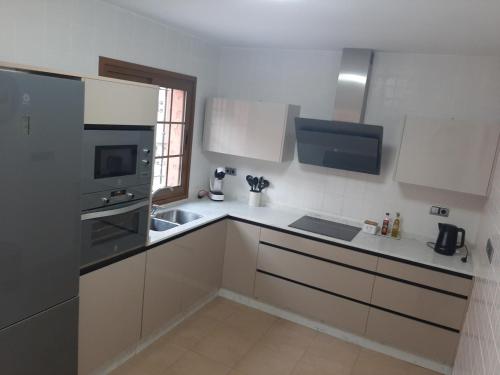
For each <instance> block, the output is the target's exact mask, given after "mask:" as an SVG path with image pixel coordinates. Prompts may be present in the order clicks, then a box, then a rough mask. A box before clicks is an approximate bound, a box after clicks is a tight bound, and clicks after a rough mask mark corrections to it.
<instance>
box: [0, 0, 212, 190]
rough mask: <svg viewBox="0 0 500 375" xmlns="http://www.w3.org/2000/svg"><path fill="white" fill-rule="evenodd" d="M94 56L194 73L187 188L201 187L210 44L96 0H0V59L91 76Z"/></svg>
mask: <svg viewBox="0 0 500 375" xmlns="http://www.w3.org/2000/svg"><path fill="white" fill-rule="evenodd" d="M99 56H106V57H112V58H117V59H122V60H127V61H130V62H135V63H139V64H144V65H149V66H154V67H158V68H162V69H167V70H171V71H175V72H179V73H185V74H190V75H194V76H196V77H198V84H197V105H196V115H195V132H194V140H193V156H192V164H191V183H190V192H191V194H194V193H196V192H197V191H198V190H199V189H200V188H206V184H207V183H206V181H207V178H208V172H207V160H206V158H205V156H204V155H203V154H202V152H201V133H202V120H203V106H204V101H205V98H206V97H207V96H208V95H210V94H212V93H213V92H214V90H215V85H216V82H215V78H216V72H217V61H218V48H217V47H216V46H214V45H212V44H209V43H206V42H205V41H203V40H201V39H198V38H195V37H192V36H190V35H187V34H185V33H182V32H178V31H176V30H174V29H172V28H169V27H167V26H165V25H162V24H160V23H158V22H156V21H153V20H150V19H148V18H145V17H142V16H139V15H136V14H134V13H131V12H129V11H126V10H124V9H122V8H119V7H116V6H113V5H110V4H108V3H104V2H101V1H97V0H0V61H6V62H14V63H20V64H28V65H35V66H41V67H47V68H52V69H60V70H65V71H69V72H74V73H78V74H91V75H97V72H98V58H99Z"/></svg>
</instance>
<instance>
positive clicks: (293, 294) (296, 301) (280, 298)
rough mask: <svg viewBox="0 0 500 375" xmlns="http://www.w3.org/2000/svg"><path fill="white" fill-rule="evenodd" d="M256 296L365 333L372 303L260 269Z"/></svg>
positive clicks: (299, 312)
mask: <svg viewBox="0 0 500 375" xmlns="http://www.w3.org/2000/svg"><path fill="white" fill-rule="evenodd" d="M254 296H255V298H257V299H259V300H261V301H263V302H267V303H269V304H271V305H274V306H277V307H280V308H283V309H286V310H289V311H292V312H295V313H298V314H300V315H302V316H305V317H308V318H311V319H313V320H318V321H320V322H322V323H325V324H328V325H331V326H334V327H337V328H339V329H342V330H346V331H349V332H353V333H355V334H358V335H363V334H364V330H365V325H366V320H367V318H368V309H369V307H368V306H365V305H362V304H360V303H356V302H352V301H349V300H346V299H344V298H340V297H335V296H332V295H330V294H326V293H322V292H320V291H317V290H314V289H310V288H307V287H304V286H302V285H298V284H294V283H291V282H288V281H286V280H282V279H279V278H276V277H273V276H269V275H265V274H263V273H260V272H257V275H256V278H255V290H254Z"/></svg>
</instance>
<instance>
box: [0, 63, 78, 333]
mask: <svg viewBox="0 0 500 375" xmlns="http://www.w3.org/2000/svg"><path fill="white" fill-rule="evenodd" d="M82 131H83V84H82V82H80V81H78V80H71V79H63V78H55V77H49V76H41V75H34V74H29V73H24V72H12V71H4V70H0V176H1V180H0V181H1V183H0V198H1V202H2V203H1V205H0V299H1V301H2V307H1V308H0V329H2V328H4V327H6V326H9V325H11V324H14V323H16V322H19V321H20V320H22V319H25V318H28V317H30V316H32V315H35V314H37V313H39V312H41V311H43V310H46V309H48V308H50V307H52V306H55V305H57V304H60V303H61V302H63V301H66V300H69V299H71V298H72V297H74V296H76V295H77V294H78V275H79V271H78V269H79V251H80V241H81V238H80V237H81V235H80V233H81V230H80V224H81V223H80V165H81V138H82ZM47 341H50V336H48V337H47Z"/></svg>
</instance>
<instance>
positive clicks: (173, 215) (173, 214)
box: [154, 209, 202, 225]
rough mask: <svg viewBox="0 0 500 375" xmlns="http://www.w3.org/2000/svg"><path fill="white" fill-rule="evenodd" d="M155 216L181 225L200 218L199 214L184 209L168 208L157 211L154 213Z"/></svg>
mask: <svg viewBox="0 0 500 375" xmlns="http://www.w3.org/2000/svg"><path fill="white" fill-rule="evenodd" d="M154 217H155V218H157V219H161V220H166V221H169V222H171V223H174V224H178V225H182V224H186V223H189V222H190V221H193V220H196V219H199V218H201V217H202V216H201V215H198V214H195V213H194V212H189V211H184V210H178V209H174V210H168V211H164V212H158V213H157V214H156V215H154Z"/></svg>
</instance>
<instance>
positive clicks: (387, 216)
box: [380, 212, 391, 236]
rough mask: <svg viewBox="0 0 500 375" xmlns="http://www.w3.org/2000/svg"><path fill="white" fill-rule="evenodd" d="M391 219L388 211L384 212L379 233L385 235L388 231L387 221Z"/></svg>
mask: <svg viewBox="0 0 500 375" xmlns="http://www.w3.org/2000/svg"><path fill="white" fill-rule="evenodd" d="M390 220H391V219H390V218H389V212H386V213H385V218H384V221H383V223H382V229H381V231H380V233H381V234H382V235H383V236H387V233H389V221H390Z"/></svg>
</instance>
